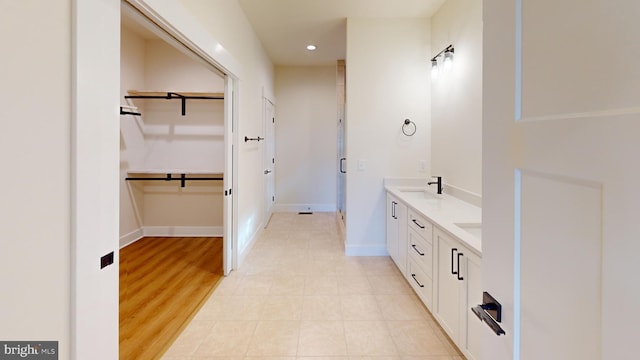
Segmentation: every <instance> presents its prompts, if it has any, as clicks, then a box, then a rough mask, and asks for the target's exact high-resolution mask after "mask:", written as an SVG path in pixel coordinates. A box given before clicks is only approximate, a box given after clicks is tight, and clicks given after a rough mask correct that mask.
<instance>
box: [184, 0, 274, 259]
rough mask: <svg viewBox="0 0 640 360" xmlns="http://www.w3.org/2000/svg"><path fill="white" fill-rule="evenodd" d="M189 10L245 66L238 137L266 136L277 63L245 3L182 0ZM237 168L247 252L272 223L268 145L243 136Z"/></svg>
mask: <svg viewBox="0 0 640 360" xmlns="http://www.w3.org/2000/svg"><path fill="white" fill-rule="evenodd" d="M181 3H182V4H183V5H184V7H185V8H186V10H188V11H189V12H190V13H191V15H192V16H193V17H194V18H195V19H196V20H197V21H198V22H199V23H200V25H201V26H202V27H203V28H204V29H206V30H207V31H208V32H209V33H210V34H211V36H212V37H213V38H215V39H216V40H217V41H219V42H220V43H221V44H222V45H223V46H224V48H225V49H226V50H227V51H228V52H229V54H231V55H232V56H233V57H234V58H235V59H236V60H237V61H238V62H239V63H240V66H241V67H242V78H241V79H240V91H239V94H237V96H238V98H239V100H238V103H239V109H238V115H239V123H238V124H237V125H236V128H235V131H237V132H238V133H239V134H238V135H239V136H238V139H243V138H244V136H249V137H256V136H264V134H263V132H264V129H263V97H266V98H268V99H270V100H271V101H272V102H273V103H275V104H276V108H277V103H276V102H275V99H274V96H273V94H274V71H273V64H272V63H271V60H269V57H268V56H267V54H266V52H265V50H264V49H263V47H262V44H261V43H260V41H259V40H258V37H257V36H256V34H255V32H254V31H253V28H252V27H251V24H249V21H248V20H247V18H246V16H245V14H244V12H243V10H242V8H241V7H240V4H239V3H238V2H237V1H228V0H208V1H202V0H181ZM235 146H237V147H238V159H235V160H234V166H235V167H236V168H237V181H238V186H237V189H233V193H234V196H235V197H236V199H237V204H238V206H237V212H238V217H237V218H236V219H235V222H236V223H237V224H238V227H239V229H238V238H237V241H238V252H239V257H240V258H242V253H244V251H245V250H246V249H247V246H249V244H250V243H251V242H252V241H253V239H254V237H255V236H256V234H257V233H258V231H259V230H260V229H261V228H262V227H263V226H264V224H265V223H266V219H265V214H264V209H265V204H264V201H265V195H264V192H265V188H264V183H263V177H264V174H263V170H264V169H263V163H262V162H263V159H264V151H265V149H264V145H263V143H259V144H258V143H257V142H255V141H251V142H243V141H239V142H238V143H237V144H235Z"/></svg>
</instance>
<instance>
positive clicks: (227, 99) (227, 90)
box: [222, 75, 236, 275]
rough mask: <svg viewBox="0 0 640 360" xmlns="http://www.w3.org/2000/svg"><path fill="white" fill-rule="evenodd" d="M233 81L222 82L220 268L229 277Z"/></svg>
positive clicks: (232, 244)
mask: <svg viewBox="0 0 640 360" xmlns="http://www.w3.org/2000/svg"><path fill="white" fill-rule="evenodd" d="M233 90H234V81H233V79H232V78H230V77H229V76H228V75H227V76H225V82H224V157H225V160H224V181H223V183H224V185H223V186H224V195H225V196H224V204H223V207H224V211H223V213H224V215H223V216H224V219H223V222H224V243H223V248H224V251H223V255H222V264H223V265H222V266H223V268H224V274H225V275H229V273H230V272H231V270H232V269H233V268H234V265H235V263H236V261H235V259H234V249H235V248H236V246H235V241H234V240H235V237H234V233H235V232H234V228H233V223H234V217H233V215H234V211H233V209H234V207H233V193H234V189H233V170H234V169H233V151H234V149H233V144H234V140H235V138H234V136H233V134H234V128H233V126H234V121H233V117H234V109H235V108H234V106H235V101H234V100H235V99H234V91H233Z"/></svg>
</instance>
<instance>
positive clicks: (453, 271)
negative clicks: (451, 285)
mask: <svg viewBox="0 0 640 360" xmlns="http://www.w3.org/2000/svg"><path fill="white" fill-rule="evenodd" d="M456 251H458V249H456V248H453V249H451V275H458V272H457V271H455V270H454V269H453V259H454V258H455V257H456V255H455V252H456ZM458 268H460V267H458Z"/></svg>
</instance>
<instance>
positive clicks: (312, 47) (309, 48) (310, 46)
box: [307, 45, 317, 51]
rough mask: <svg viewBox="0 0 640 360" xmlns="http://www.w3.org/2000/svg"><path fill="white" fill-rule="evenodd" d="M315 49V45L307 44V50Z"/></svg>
mask: <svg viewBox="0 0 640 360" xmlns="http://www.w3.org/2000/svg"><path fill="white" fill-rule="evenodd" d="M315 49H317V48H316V46H315V45H307V50H309V51H313V50H315Z"/></svg>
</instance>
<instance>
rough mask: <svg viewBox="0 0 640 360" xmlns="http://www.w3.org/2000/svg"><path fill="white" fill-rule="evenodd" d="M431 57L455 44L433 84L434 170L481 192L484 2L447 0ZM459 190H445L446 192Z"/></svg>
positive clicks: (436, 23)
mask: <svg viewBox="0 0 640 360" xmlns="http://www.w3.org/2000/svg"><path fill="white" fill-rule="evenodd" d="M431 44H432V50H433V51H432V54H431V56H430V57H432V56H434V55H435V54H437V53H438V52H439V51H440V50H442V49H444V48H445V47H447V46H448V45H449V44H453V46H454V47H455V56H454V62H453V66H452V68H451V69H449V71H446V72H444V71H440V73H439V74H438V77H437V79H433V80H432V86H431V118H432V120H431V125H432V134H431V169H432V173H433V175H440V176H442V177H443V181H444V182H445V184H447V185H451V186H455V187H456V188H459V189H461V190H464V191H466V192H470V193H473V194H477V195H478V196H479V195H480V194H481V192H482V0H448V1H446V2H445V3H444V4H443V5H442V7H441V8H440V10H438V12H437V13H436V14H435V15H434V16H433V17H432V18H431ZM453 190H455V189H447V188H445V192H450V191H453Z"/></svg>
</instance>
